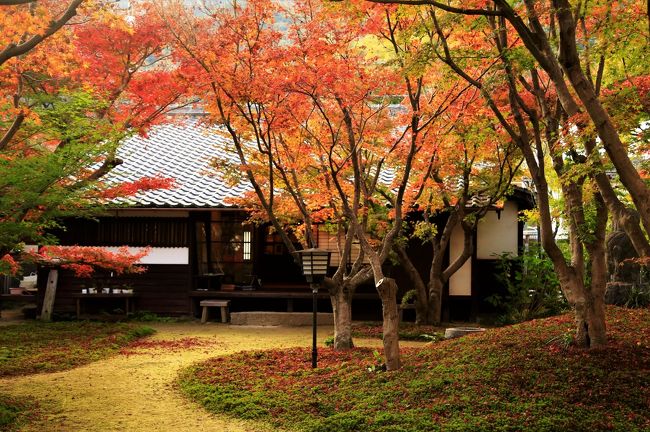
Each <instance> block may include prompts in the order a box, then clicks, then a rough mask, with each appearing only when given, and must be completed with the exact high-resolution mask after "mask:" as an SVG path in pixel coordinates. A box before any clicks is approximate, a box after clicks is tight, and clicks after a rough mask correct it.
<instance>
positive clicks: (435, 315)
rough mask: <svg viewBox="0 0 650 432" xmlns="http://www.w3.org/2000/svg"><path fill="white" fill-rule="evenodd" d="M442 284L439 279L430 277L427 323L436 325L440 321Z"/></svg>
mask: <svg viewBox="0 0 650 432" xmlns="http://www.w3.org/2000/svg"><path fill="white" fill-rule="evenodd" d="M443 288H444V284H443V283H442V281H441V280H440V277H437V276H434V275H432V277H431V280H430V281H429V314H428V316H427V323H428V324H434V325H438V324H440V321H441V319H442V290H443Z"/></svg>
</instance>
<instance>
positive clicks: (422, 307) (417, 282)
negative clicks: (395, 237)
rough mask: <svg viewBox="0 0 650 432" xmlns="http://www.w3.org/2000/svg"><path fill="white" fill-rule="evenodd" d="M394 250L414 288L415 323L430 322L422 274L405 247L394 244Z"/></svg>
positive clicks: (427, 297)
mask: <svg viewBox="0 0 650 432" xmlns="http://www.w3.org/2000/svg"><path fill="white" fill-rule="evenodd" d="M395 251H396V252H397V255H399V258H400V264H401V265H402V268H403V269H404V272H405V273H406V276H407V277H408V279H409V281H411V283H412V284H413V289H415V293H416V298H415V323H416V324H418V325H423V324H430V322H429V295H428V293H427V287H426V285H425V284H424V281H423V280H422V276H421V275H420V272H419V271H418V269H417V268H415V266H414V265H413V262H412V261H411V259H410V258H409V256H408V254H407V252H406V249H405V248H404V247H402V246H399V245H395Z"/></svg>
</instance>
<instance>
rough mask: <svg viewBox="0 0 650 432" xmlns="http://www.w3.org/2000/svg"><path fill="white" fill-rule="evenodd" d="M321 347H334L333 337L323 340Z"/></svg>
mask: <svg viewBox="0 0 650 432" xmlns="http://www.w3.org/2000/svg"><path fill="white" fill-rule="evenodd" d="M323 345H325V346H326V347H329V348H331V347H333V346H334V336H328V337H327V338H325V340H324V341H323Z"/></svg>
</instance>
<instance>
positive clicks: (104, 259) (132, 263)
mask: <svg viewBox="0 0 650 432" xmlns="http://www.w3.org/2000/svg"><path fill="white" fill-rule="evenodd" d="M149 251H150V249H149V248H144V249H141V250H140V251H139V252H137V253H134V254H132V253H131V252H130V251H129V249H128V248H127V247H126V246H123V247H121V248H120V249H119V250H118V251H117V252H111V251H109V250H106V249H104V248H101V247H87V246H43V247H42V248H41V249H40V250H39V251H38V253H31V254H27V258H28V259H31V260H33V261H36V262H38V263H41V264H47V265H55V266H60V267H61V268H64V269H68V270H72V271H74V273H75V275H76V276H78V277H89V276H91V275H92V274H93V272H94V271H95V270H97V269H102V270H108V271H114V272H116V273H117V274H118V275H119V274H122V273H142V272H144V271H145V270H146V269H145V267H142V266H138V265H136V264H137V262H138V261H140V259H142V258H143V257H145V256H146V255H147V254H148V253H149Z"/></svg>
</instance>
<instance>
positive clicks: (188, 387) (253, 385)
mask: <svg viewBox="0 0 650 432" xmlns="http://www.w3.org/2000/svg"><path fill="white" fill-rule="evenodd" d="M607 315H608V331H609V333H610V336H611V337H612V338H613V339H614V340H615V341H616V343H612V344H611V345H609V346H606V347H603V348H601V349H599V350H593V351H585V350H584V349H581V348H578V347H576V346H575V345H574V344H572V343H571V342H572V335H573V330H574V317H573V316H572V314H565V315H562V316H559V317H552V318H546V319H540V320H535V321H530V322H526V323H522V324H517V325H514V326H509V327H503V328H498V329H490V330H489V331H487V332H484V333H481V334H479V335H472V336H467V337H464V338H460V339H454V340H447V341H444V342H440V343H438V344H436V345H426V346H424V347H422V348H403V349H402V360H403V368H402V369H401V370H400V371H398V372H390V373H376V372H377V371H378V370H377V369H373V370H370V371H369V370H368V365H369V364H371V365H372V364H374V363H375V361H376V360H377V358H378V356H379V353H374V352H373V350H372V349H369V348H354V349H352V350H345V351H337V350H332V349H321V350H319V367H318V368H317V369H312V368H311V364H310V361H309V357H310V351H309V349H308V348H299V349H296V348H291V349H288V350H273V351H261V352H253V353H252V352H241V353H237V354H233V355H231V356H227V357H218V358H214V359H210V360H207V361H205V362H203V363H201V364H198V365H196V366H194V367H192V368H189V369H187V370H185V371H184V372H183V373H182V374H181V376H180V378H179V381H178V383H179V385H180V387H181V389H182V390H183V392H184V393H185V394H186V395H188V396H189V397H190V398H192V399H193V400H195V401H197V402H198V403H200V404H202V405H203V406H204V407H205V408H206V409H208V410H209V411H210V412H214V413H220V414H226V415H232V416H235V417H241V418H255V419H257V420H262V421H266V422H268V423H270V424H271V426H272V427H274V429H276V430H277V429H283V430H292V431H316V430H318V431H367V432H389V431H390V432H397V431H404V432H406V431H408V432H414V431H415V432H417V431H421V432H432V431H467V432H469V431H513V432H514V431H522V430H525V431H548V432H551V431H558V430H572V431H585V432H587V431H595V430H617V431H642V430H649V428H650V413H649V412H648V410H647V409H645V407H646V405H647V395H648V392H649V391H650V381H649V380H648V373H647V370H648V369H649V368H650V310H647V309H634V310H632V309H625V308H616V307H610V308H608V309H607ZM380 357H381V356H379V358H380ZM595 392H596V393H597V397H595V396H596V393H595Z"/></svg>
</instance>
